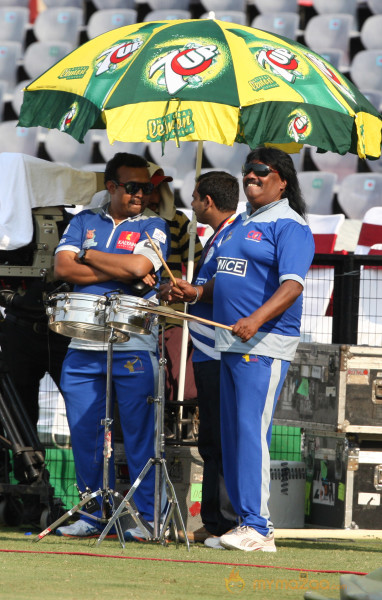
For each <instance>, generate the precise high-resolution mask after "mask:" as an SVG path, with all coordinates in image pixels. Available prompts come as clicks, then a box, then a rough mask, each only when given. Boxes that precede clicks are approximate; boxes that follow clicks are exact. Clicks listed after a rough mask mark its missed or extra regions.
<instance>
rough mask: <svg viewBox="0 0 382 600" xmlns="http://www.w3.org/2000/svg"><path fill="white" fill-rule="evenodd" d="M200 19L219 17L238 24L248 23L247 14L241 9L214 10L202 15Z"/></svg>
mask: <svg viewBox="0 0 382 600" xmlns="http://www.w3.org/2000/svg"><path fill="white" fill-rule="evenodd" d="M199 19H217V20H219V21H227V22H228V23H237V24H238V25H247V15H246V13H245V12H242V11H241V10H213V11H210V12H205V13H203V14H202V15H200V17H199Z"/></svg>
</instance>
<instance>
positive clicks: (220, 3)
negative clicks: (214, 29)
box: [201, 0, 246, 12]
mask: <svg viewBox="0 0 382 600" xmlns="http://www.w3.org/2000/svg"><path fill="white" fill-rule="evenodd" d="M201 4H202V6H203V7H204V9H205V11H210V10H213V11H215V10H240V11H241V12H245V10H246V0H201Z"/></svg>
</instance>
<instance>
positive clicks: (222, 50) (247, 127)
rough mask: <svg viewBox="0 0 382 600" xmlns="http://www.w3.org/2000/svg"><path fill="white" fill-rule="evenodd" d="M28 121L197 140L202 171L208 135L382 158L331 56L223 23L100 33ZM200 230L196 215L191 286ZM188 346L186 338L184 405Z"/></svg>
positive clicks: (42, 89) (46, 77)
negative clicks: (197, 227)
mask: <svg viewBox="0 0 382 600" xmlns="http://www.w3.org/2000/svg"><path fill="white" fill-rule="evenodd" d="M19 125H20V126H23V127H33V126H38V125H40V126H42V127H47V128H49V129H52V128H57V129H59V130H60V131H63V132H66V133H68V134H70V135H71V136H73V137H74V138H75V139H77V140H78V141H82V140H83V139H84V136H85V134H86V132H87V131H88V130H89V129H91V128H95V129H99V128H106V130H107V133H108V137H109V140H110V143H113V142H114V141H116V140H118V141H121V142H160V143H162V148H165V143H166V141H168V140H175V141H176V142H177V144H178V143H179V142H181V141H198V142H199V144H198V155H197V165H196V174H198V173H199V172H200V167H201V161H202V143H203V140H209V141H214V142H218V143H221V144H226V145H233V143H234V142H235V141H236V142H241V143H245V144H248V146H250V147H251V148H255V147H256V146H258V145H260V144H272V145H276V146H278V147H280V148H282V149H283V150H285V151H286V152H289V153H295V152H299V150H300V149H301V147H302V146H303V145H304V144H309V145H311V146H316V147H317V148H318V149H319V150H320V151H328V150H330V151H332V152H337V153H339V154H345V153H346V152H351V153H354V154H358V155H359V156H360V157H362V158H366V157H367V158H370V159H373V158H374V159H375V158H378V157H379V156H380V154H381V126H382V120H381V115H380V114H379V113H378V112H377V111H376V110H375V108H374V107H373V106H372V105H371V104H370V103H369V102H368V100H367V99H366V98H365V97H364V96H362V94H360V92H359V91H358V90H357V89H356V87H355V86H353V85H352V84H351V83H350V82H349V81H348V80H347V79H346V78H345V77H344V76H343V75H342V74H341V73H340V72H338V71H336V70H335V69H334V67H332V66H331V65H330V64H329V63H328V62H327V61H325V60H324V59H323V58H322V57H320V56H319V55H318V54H315V53H314V52H312V51H311V50H309V49H308V48H306V47H304V46H302V45H301V44H298V43H297V42H294V41H292V40H289V39H287V38H283V37H280V36H277V35H274V34H271V33H268V32H266V31H262V30H259V29H254V28H252V27H245V26H241V25H237V24H235V23H229V22H223V21H218V20H213V19H196V20H192V19H190V20H181V21H176V20H172V21H157V22H145V23H137V24H134V25H129V26H126V27H121V28H118V29H114V30H112V31H109V32H107V33H104V34H102V35H100V36H98V37H96V38H93V39H92V40H90V41H89V42H87V43H85V44H83V45H82V46H80V47H79V48H77V49H76V50H74V51H73V52H72V53H70V54H69V55H68V56H67V57H65V58H64V59H62V60H61V61H59V62H58V63H56V65H54V66H53V67H51V68H50V69H49V70H47V71H46V72H45V73H43V74H42V75H41V76H40V77H38V78H37V79H36V80H34V81H33V82H32V83H30V84H29V85H28V86H27V87H26V88H25V91H24V100H23V104H22V106H21V111H20V116H19ZM195 233H196V222H195V219H194V221H193V227H192V229H191V235H190V249H189V256H190V257H191V258H190V260H189V264H188V268H187V279H188V281H190V280H191V277H192V273H193V266H194V262H193V252H194V242H195ZM184 326H186V322H184ZM186 346H187V338H186V336H185V335H184V336H183V343H182V349H181V371H180V381H179V390H180V396H179V398H178V399H179V400H182V399H183V397H182V394H183V391H182V390H183V385H184V372H185V355H186Z"/></svg>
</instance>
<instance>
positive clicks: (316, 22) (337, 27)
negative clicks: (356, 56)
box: [304, 14, 354, 64]
mask: <svg viewBox="0 0 382 600" xmlns="http://www.w3.org/2000/svg"><path fill="white" fill-rule="evenodd" d="M353 27H354V17H353V16H352V15H346V14H327V15H316V16H314V17H312V18H311V19H310V20H309V21H308V23H307V25H306V27H305V30H304V38H305V44H306V45H307V46H308V47H309V48H311V49H312V50H314V51H315V52H318V54H320V53H321V50H325V49H326V50H327V49H336V50H342V51H343V52H344V64H349V60H350V59H349V52H350V38H351V32H352V31H353Z"/></svg>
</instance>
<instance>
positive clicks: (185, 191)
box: [158, 163, 221, 208]
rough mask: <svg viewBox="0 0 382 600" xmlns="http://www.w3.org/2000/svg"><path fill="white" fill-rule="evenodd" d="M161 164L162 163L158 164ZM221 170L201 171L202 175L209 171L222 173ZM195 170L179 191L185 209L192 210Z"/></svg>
mask: <svg viewBox="0 0 382 600" xmlns="http://www.w3.org/2000/svg"><path fill="white" fill-rule="evenodd" d="M158 164H161V163H158ZM220 170H221V169H201V170H200V173H201V174H203V173H207V172H209V171H220ZM195 174H196V171H195V168H193V169H192V171H189V172H188V173H187V175H186V176H185V178H184V179H183V183H182V186H181V187H180V189H179V195H180V199H181V200H182V202H183V206H184V207H185V208H191V202H192V192H193V191H194V189H195Z"/></svg>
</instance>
